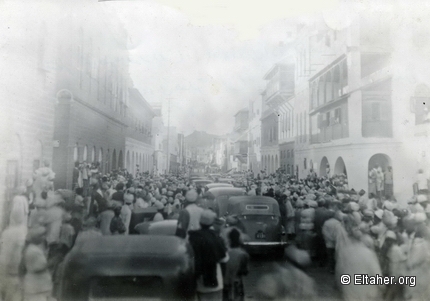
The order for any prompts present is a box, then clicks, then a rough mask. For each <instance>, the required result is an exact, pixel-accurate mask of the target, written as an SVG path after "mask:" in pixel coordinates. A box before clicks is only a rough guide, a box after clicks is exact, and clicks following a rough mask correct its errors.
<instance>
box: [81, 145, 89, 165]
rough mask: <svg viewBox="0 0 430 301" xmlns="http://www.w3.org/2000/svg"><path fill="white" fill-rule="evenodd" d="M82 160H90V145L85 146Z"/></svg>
mask: <svg viewBox="0 0 430 301" xmlns="http://www.w3.org/2000/svg"><path fill="white" fill-rule="evenodd" d="M82 160H83V161H84V162H87V161H88V145H85V146H84V155H83V158H82Z"/></svg>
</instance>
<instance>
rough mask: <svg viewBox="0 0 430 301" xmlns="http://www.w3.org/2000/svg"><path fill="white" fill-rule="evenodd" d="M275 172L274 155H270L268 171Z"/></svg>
mask: <svg viewBox="0 0 430 301" xmlns="http://www.w3.org/2000/svg"><path fill="white" fill-rule="evenodd" d="M274 172H275V156H274V155H272V156H271V158H270V173H274Z"/></svg>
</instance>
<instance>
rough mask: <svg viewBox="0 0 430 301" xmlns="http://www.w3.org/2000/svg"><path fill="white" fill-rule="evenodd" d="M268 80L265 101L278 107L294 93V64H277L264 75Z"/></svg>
mask: <svg viewBox="0 0 430 301" xmlns="http://www.w3.org/2000/svg"><path fill="white" fill-rule="evenodd" d="M264 79H265V80H266V81H267V86H266V91H265V94H264V96H263V100H264V102H265V103H266V104H267V105H269V106H271V107H277V106H279V105H281V104H282V103H284V102H285V101H287V100H288V98H290V97H291V96H293V95H294V65H283V64H277V65H275V66H274V67H273V68H272V69H271V70H270V71H269V72H268V73H267V74H266V76H265V77H264Z"/></svg>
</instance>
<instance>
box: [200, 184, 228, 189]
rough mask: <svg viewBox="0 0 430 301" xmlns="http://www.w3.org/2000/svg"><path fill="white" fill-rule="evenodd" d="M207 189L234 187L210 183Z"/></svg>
mask: <svg viewBox="0 0 430 301" xmlns="http://www.w3.org/2000/svg"><path fill="white" fill-rule="evenodd" d="M206 187H207V188H209V189H211V188H218V187H233V185H232V184H228V183H209V184H207V185H206Z"/></svg>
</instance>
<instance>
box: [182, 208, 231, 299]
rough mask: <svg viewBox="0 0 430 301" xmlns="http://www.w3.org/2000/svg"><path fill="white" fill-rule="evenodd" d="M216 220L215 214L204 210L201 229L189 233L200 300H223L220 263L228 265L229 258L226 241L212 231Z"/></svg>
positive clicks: (201, 217)
mask: <svg viewBox="0 0 430 301" xmlns="http://www.w3.org/2000/svg"><path fill="white" fill-rule="evenodd" d="M215 219H216V214H215V212H213V211H212V210H203V211H202V213H201V214H200V219H199V223H200V227H201V229H199V230H191V231H189V241H190V244H191V246H192V248H193V250H194V264H195V274H196V278H197V288H196V290H197V295H198V298H199V300H222V291H223V287H224V284H223V276H222V270H221V265H220V263H226V262H227V261H228V259H229V257H228V253H227V248H226V247H225V244H224V241H223V240H222V239H221V237H219V235H217V234H216V233H215V231H214V230H212V229H211V227H212V225H213V223H214V222H215Z"/></svg>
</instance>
